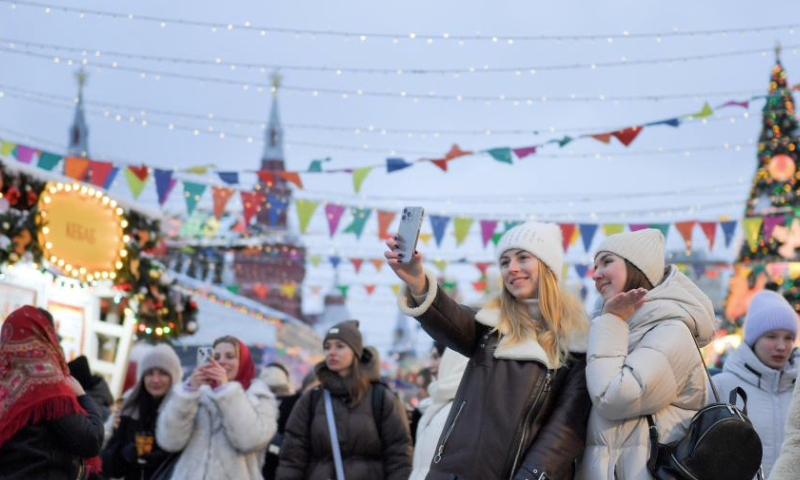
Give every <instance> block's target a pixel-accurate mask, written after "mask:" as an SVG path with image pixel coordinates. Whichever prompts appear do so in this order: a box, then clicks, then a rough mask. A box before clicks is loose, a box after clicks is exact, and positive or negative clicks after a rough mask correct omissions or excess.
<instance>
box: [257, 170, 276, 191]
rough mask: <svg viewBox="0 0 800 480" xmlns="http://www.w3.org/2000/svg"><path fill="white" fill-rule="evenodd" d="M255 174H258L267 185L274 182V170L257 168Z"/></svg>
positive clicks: (271, 184)
mask: <svg viewBox="0 0 800 480" xmlns="http://www.w3.org/2000/svg"><path fill="white" fill-rule="evenodd" d="M256 175H258V179H259V180H261V181H262V182H263V183H265V184H266V185H267V186H268V187H271V186H273V185H274V184H275V172H271V171H268V170H259V171H257V172H256Z"/></svg>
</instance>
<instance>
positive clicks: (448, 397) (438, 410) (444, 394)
mask: <svg viewBox="0 0 800 480" xmlns="http://www.w3.org/2000/svg"><path fill="white" fill-rule="evenodd" d="M468 363H469V358H467V357H465V356H463V355H461V354H459V353H456V352H455V351H453V350H451V349H449V348H448V349H447V350H445V351H444V354H442V363H440V364H439V378H438V379H437V380H436V381H435V382H433V383H431V384H430V386H429V387H428V393H429V394H430V397H429V398H427V399H425V400H423V403H426V404H427V408H426V409H425V412H424V413H423V414H422V418H420V419H419V424H418V426H417V439H416V443H415V445H414V463H413V470H412V472H411V476H410V477H408V480H425V476H426V475H428V470H430V468H431V461H432V460H433V455H434V454H435V453H436V447H437V446H438V443H439V438H440V437H441V435H442V430H444V426H445V422H446V421H447V416H448V415H449V414H450V408H451V407H452V406H453V399H454V398H455V397H456V391H457V390H458V386H459V385H460V384H461V377H463V376H464V370H466V368H467V364H468Z"/></svg>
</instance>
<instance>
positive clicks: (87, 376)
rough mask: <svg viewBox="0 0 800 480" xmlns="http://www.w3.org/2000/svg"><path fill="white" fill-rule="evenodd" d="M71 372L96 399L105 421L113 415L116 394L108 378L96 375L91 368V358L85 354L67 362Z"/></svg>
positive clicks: (87, 392) (93, 398)
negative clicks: (109, 384)
mask: <svg viewBox="0 0 800 480" xmlns="http://www.w3.org/2000/svg"><path fill="white" fill-rule="evenodd" d="M67 366H68V367H69V373H70V375H72V376H73V377H75V379H76V380H78V382H79V383H80V384H81V387H83V389H84V391H86V395H89V396H90V397H91V398H92V400H94V403H95V405H97V406H98V408H100V411H101V412H103V415H102V418H103V421H104V422H105V421H106V420H108V417H110V416H111V406H112V405H114V395H113V394H112V393H111V389H110V388H109V387H108V382H106V379H105V378H103V377H101V376H100V375H94V374H93V373H92V370H91V369H90V368H89V359H88V358H86V356H85V355H81V356H80V357H77V358H76V359H75V360H73V361H71V362H69V363H67Z"/></svg>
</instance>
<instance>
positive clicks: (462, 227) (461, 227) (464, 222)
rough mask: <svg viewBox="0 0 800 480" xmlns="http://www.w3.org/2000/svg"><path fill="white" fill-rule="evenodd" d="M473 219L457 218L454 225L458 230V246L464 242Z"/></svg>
mask: <svg viewBox="0 0 800 480" xmlns="http://www.w3.org/2000/svg"><path fill="white" fill-rule="evenodd" d="M473 221H474V220H473V219H471V218H468V217H456V218H455V221H454V222H453V225H454V226H455V230H456V246H458V245H461V244H462V243H464V240H466V238H467V234H469V229H470V227H471V226H472V222H473Z"/></svg>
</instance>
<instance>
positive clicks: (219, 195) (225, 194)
mask: <svg viewBox="0 0 800 480" xmlns="http://www.w3.org/2000/svg"><path fill="white" fill-rule="evenodd" d="M211 193H212V196H213V197H214V217H215V218H216V219H217V220H219V219H220V217H222V214H223V213H224V212H225V206H226V205H227V204H228V200H230V199H231V197H232V196H233V193H234V190H233V189H231V188H225V187H216V186H215V187H211Z"/></svg>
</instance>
